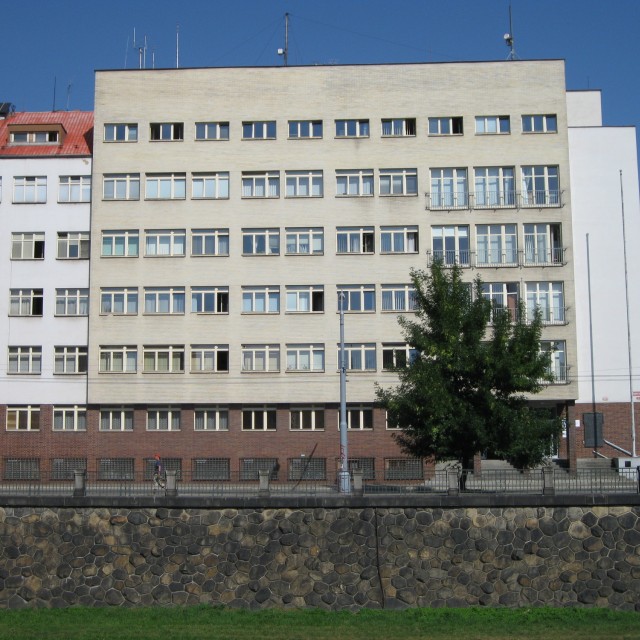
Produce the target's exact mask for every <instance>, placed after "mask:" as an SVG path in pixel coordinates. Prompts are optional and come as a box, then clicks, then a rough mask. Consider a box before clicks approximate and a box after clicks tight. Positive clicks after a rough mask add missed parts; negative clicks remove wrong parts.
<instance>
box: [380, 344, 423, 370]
mask: <svg viewBox="0 0 640 640" xmlns="http://www.w3.org/2000/svg"><path fill="white" fill-rule="evenodd" d="M389 354H391V366H386V364H387V363H386V362H385V360H387V359H388V355H389ZM385 356H387V357H385ZM417 357H418V350H417V349H414V348H413V347H412V346H410V345H408V344H407V343H406V342H397V343H396V342H387V343H383V344H382V370H383V371H392V370H393V369H394V368H397V367H408V366H409V365H410V364H411V363H412V362H413V361H414V360H415V359H416V358H417Z"/></svg>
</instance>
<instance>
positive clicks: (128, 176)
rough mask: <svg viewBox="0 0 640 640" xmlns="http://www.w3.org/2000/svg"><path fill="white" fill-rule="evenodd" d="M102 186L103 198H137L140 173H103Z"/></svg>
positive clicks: (138, 196) (138, 195) (138, 197)
mask: <svg viewBox="0 0 640 640" xmlns="http://www.w3.org/2000/svg"><path fill="white" fill-rule="evenodd" d="M102 188H103V191H102V197H103V198H104V199H105V200H139V199H140V174H139V173H118V174H115V173H110V174H105V176H104V179H103V186H102Z"/></svg>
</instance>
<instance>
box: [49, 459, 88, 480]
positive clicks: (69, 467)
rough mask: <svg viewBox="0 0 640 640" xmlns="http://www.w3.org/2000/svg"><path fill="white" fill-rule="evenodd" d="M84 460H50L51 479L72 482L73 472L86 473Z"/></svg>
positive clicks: (85, 460)
mask: <svg viewBox="0 0 640 640" xmlns="http://www.w3.org/2000/svg"><path fill="white" fill-rule="evenodd" d="M86 470H87V459H86V458H52V459H51V479H52V480H73V479H74V474H75V471H86Z"/></svg>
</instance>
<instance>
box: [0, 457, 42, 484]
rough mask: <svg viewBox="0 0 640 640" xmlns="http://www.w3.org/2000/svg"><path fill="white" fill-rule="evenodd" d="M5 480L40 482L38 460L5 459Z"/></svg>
mask: <svg viewBox="0 0 640 640" xmlns="http://www.w3.org/2000/svg"><path fill="white" fill-rule="evenodd" d="M3 477H4V479H5V480H40V459H39V458H5V459H4V476H3Z"/></svg>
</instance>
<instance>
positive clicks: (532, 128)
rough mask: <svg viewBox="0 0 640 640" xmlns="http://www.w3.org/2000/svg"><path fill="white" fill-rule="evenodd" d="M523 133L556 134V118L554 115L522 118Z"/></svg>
mask: <svg viewBox="0 0 640 640" xmlns="http://www.w3.org/2000/svg"><path fill="white" fill-rule="evenodd" d="M522 132H523V133H558V118H557V117H556V115H555V114H547V115H525V116H522Z"/></svg>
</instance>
